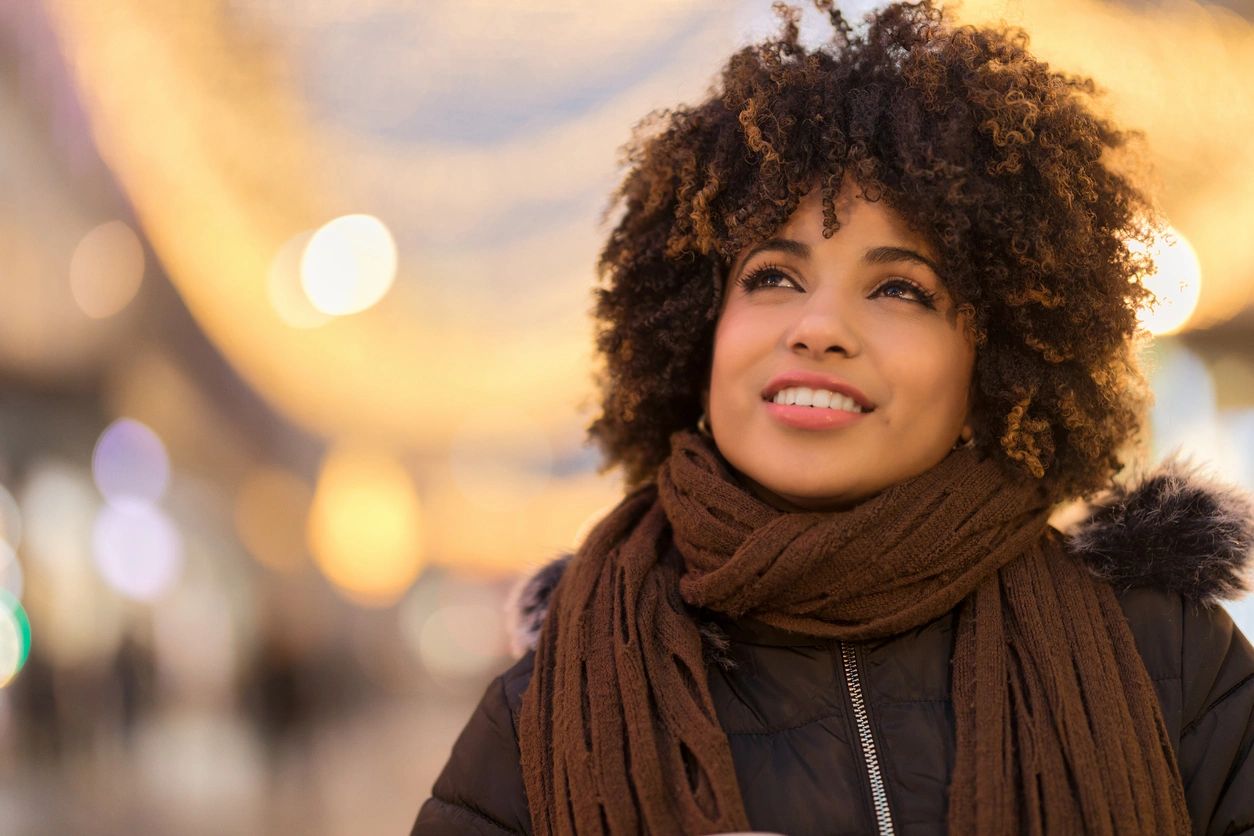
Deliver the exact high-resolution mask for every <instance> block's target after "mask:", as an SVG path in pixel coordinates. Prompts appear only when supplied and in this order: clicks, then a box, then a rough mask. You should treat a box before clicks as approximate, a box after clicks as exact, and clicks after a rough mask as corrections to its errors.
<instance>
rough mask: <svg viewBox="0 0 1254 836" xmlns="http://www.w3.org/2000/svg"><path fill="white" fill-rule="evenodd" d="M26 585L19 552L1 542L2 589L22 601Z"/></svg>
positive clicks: (0, 584)
mask: <svg viewBox="0 0 1254 836" xmlns="http://www.w3.org/2000/svg"><path fill="white" fill-rule="evenodd" d="M24 585H25V576H24V575H23V573H22V564H21V563H20V562H18V559H17V552H15V551H13V547H12V546H10V545H9V544H8V543H7V542H5V541H4V540H0V589H3V590H4V591H6V592H8V593H9V594H10V595H12V596H13V597H14V598H17V599H19V600H20V599H21V597H22V590H23V587H24Z"/></svg>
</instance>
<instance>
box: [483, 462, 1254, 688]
mask: <svg viewBox="0 0 1254 836" xmlns="http://www.w3.org/2000/svg"><path fill="white" fill-rule="evenodd" d="M1063 533H1064V534H1065V536H1066V543H1067V546H1068V548H1069V549H1070V550H1071V551H1072V552H1074V553H1075V554H1077V555H1079V556H1080V557H1081V558H1082V559H1083V560H1084V561H1085V563H1086V564H1087V565H1088V566H1089V568H1090V569H1091V570H1092V571H1093V573H1094V574H1095V575H1097V576H1098V577H1100V578H1102V579H1104V580H1106V581H1107V582H1109V583H1110V584H1111V585H1112V586H1113V587H1114V588H1115V589H1116V590H1117V591H1124V590H1127V589H1130V588H1132V587H1138V586H1150V587H1158V588H1160V589H1164V590H1167V591H1172V592H1178V593H1180V594H1181V595H1182V596H1184V597H1185V598H1187V599H1190V600H1194V601H1198V602H1200V603H1204V604H1215V603H1217V602H1219V601H1220V600H1224V599H1232V598H1239V597H1240V596H1241V595H1242V594H1243V593H1244V592H1245V591H1246V583H1247V581H1248V570H1249V564H1250V561H1251V557H1252V556H1254V502H1252V501H1251V497H1250V496H1249V495H1248V494H1246V493H1245V492H1244V491H1243V490H1242V489H1240V488H1239V487H1236V486H1234V485H1229V484H1225V483H1222V482H1218V481H1216V480H1214V479H1212V478H1210V477H1208V476H1206V475H1205V474H1204V473H1203V472H1201V468H1200V467H1199V466H1197V465H1193V464H1190V463H1188V462H1185V461H1182V460H1180V459H1179V458H1172V459H1169V460H1167V461H1165V462H1164V463H1163V464H1161V465H1160V466H1159V467H1157V468H1156V469H1155V470H1154V471H1152V472H1151V473H1149V474H1147V475H1145V476H1143V477H1141V478H1139V479H1136V480H1134V481H1133V482H1132V483H1131V484H1129V485H1121V486H1116V487H1114V488H1111V489H1110V490H1108V491H1106V492H1105V493H1103V494H1101V495H1099V496H1098V497H1096V498H1095V499H1094V500H1093V501H1092V502H1089V503H1087V504H1086V505H1084V506H1082V507H1081V513H1080V514H1079V519H1078V521H1076V522H1074V523H1072V524H1069V525H1067V526H1066V528H1065V530H1064V532H1063ZM571 556H572V555H571V554H569V553H567V554H562V555H560V556H558V557H556V558H555V559H553V560H551V561H550V562H549V563H548V564H546V565H545V566H544V567H542V568H541V569H539V570H538V571H537V572H535V573H534V574H532V575H530V576H528V577H524V578H523V579H522V580H520V581H519V582H518V584H517V585H516V586H515V587H514V589H513V590H512V592H511V593H510V595H509V599H508V600H507V602H506V618H507V621H508V623H509V629H510V645H511V648H512V650H513V652H514V655H515V656H521V655H523V654H524V653H526V652H527V651H528V650H532V649H534V648H535V646H536V640H537V638H538V637H539V635H540V628H541V627H542V626H543V624H544V616H545V614H546V613H547V612H548V606H549V596H551V595H552V594H553V590H554V588H555V587H556V586H557V583H558V581H560V580H561V578H562V573H563V572H564V571H565V570H566V565H567V564H568V563H569V561H570V558H571ZM698 627H699V629H700V630H701V633H702V637H703V640H704V642H705V646H706V648H707V651H708V652H709V655H710V656H711V658H712V659H713V660H714V661H716V662H718V663H720V664H724V665H730V660H729V659H728V658H727V657H726V654H725V651H726V650H727V649H728V647H729V644H728V640H727V637H726V636H724V635H723V634H722V632H721V630H719V628H718V627H717V626H715V625H713V624H699V625H698Z"/></svg>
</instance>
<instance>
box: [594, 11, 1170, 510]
mask: <svg viewBox="0 0 1254 836" xmlns="http://www.w3.org/2000/svg"><path fill="white" fill-rule="evenodd" d="M814 2H815V5H816V6H818V8H819V9H820V10H821V11H822V12H825V13H826V15H827V16H828V17H829V18H830V20H831V23H832V26H833V28H834V32H833V34H832V37H831V39H830V40H829V41H828V42H827V43H825V44H822V45H820V46H818V47H816V48H814V49H810V48H807V47H805V46H803V45H802V44H800V43H799V41H798V34H799V28H798V21H799V19H800V11H799V10H797V9H795V8H793V7H791V6H788V5H785V4H783V3H776V4H775V5H774V9H775V11H776V13H777V14H778V15H779V16H780V19H781V30H780V32H779V33H778V34H777V35H776V36H775V37H774V38H771V39H768V40H766V41H764V42H762V43H759V44H754V45H750V46H746V47H744V48H742V49H740V50H738V51H737V52H735V53H734V54H733V55H732V56H731V57H730V59H729V60H728V62H727V64H726V65H725V66H724V68H723V69H722V71H721V79H720V81H721V83H716V85H715V86H714V87H713V88H712V89H711V91H710V94H709V96H708V98H707V99H706V100H705V101H703V102H701V103H700V104H698V105H696V106H681V107H678V108H675V109H669V110H661V111H654V112H653V113H651V114H649V115H648V116H646V117H645V118H644V119H643V120H642V121H641V122H640V123H639V124H638V125H637V126H636V128H635V131H634V132H633V135H632V138H631V140H630V141H629V142H628V143H627V144H626V145H625V146H624V148H623V165H624V167H625V168H627V169H628V172H627V174H626V176H625V178H624V179H623V180H622V182H621V184H620V185H619V187H618V188H617V189H616V190H615V192H614V194H613V196H612V198H611V200H610V202H609V205H608V206H607V208H606V210H605V214H604V215H603V217H602V222H603V223H606V222H607V219H608V218H609V217H610V215H611V214H612V213H613V212H614V211H615V210H616V209H618V208H621V209H622V214H621V217H620V218H619V219H618V221H617V222H616V225H615V227H614V229H613V230H612V232H611V233H610V234H609V237H608V239H607V241H606V243H605V246H604V248H603V249H602V252H601V255H600V258H599V261H598V275H599V276H600V279H601V285H600V286H598V287H597V288H596V289H595V292H594V296H595V306H594V316H595V320H596V328H597V330H596V346H597V350H598V353H599V354H600V355H601V356H602V357H603V359H604V361H605V365H604V369H603V370H602V371H598V372H597V383H598V386H599V391H600V401H601V402H600V414H599V415H598V417H596V419H595V420H594V421H593V422H592V423H591V424H590V425H589V426H588V428H587V432H588V437H589V439H590V440H591V441H593V442H595V443H596V444H597V445H598V446H599V447H600V448H601V450H602V452H603V454H604V456H605V460H604V463H603V466H602V468H601V470H602V472H604V471H605V470H608V469H610V468H612V467H614V466H622V467H623V469H624V472H625V477H626V482H627V484H628V485H629V486H636V485H638V484H640V483H641V482H644V481H647V480H650V479H651V478H653V477H654V475H655V473H656V469H657V467H658V465H659V464H661V462H662V461H663V460H664V459H665V458H666V457H667V455H669V451H670V444H669V439H670V436H671V434H672V433H673V432H674V431H675V430H677V429H680V428H683V427H691V426H692V425H693V424H694V422H695V421H696V419H697V417H698V416H699V414H700V412H701V399H700V393H701V390H702V388H703V387H704V386H705V385H708V376H709V370H710V363H711V357H712V351H713V334H714V327H715V324H716V320H717V317H718V312H719V310H720V307H721V298H722V294H723V293H724V283H725V281H726V278H727V273H728V271H729V269H730V267H731V265H732V263H733V262H734V260H735V257H736V255H737V254H738V253H739V252H740V251H741V250H742V249H743V248H744V247H746V246H748V245H751V244H753V243H755V242H757V241H760V240H763V239H765V238H769V237H770V236H771V234H772V233H773V232H774V231H775V230H777V229H778V228H779V227H780V226H781V225H782V224H783V223H784V222H785V221H786V220H787V219H788V217H789V216H790V215H791V214H792V212H793V211H794V210H795V209H796V207H797V205H798V203H799V202H800V200H801V198H802V197H803V196H804V195H805V194H806V193H807V192H808V191H810V190H811V189H812V188H820V189H821V190H822V198H823V211H824V235H825V236H830V235H831V234H833V233H834V231H835V230H836V229H838V228H839V223H838V222H837V219H836V213H835V203H834V199H835V196H836V194H837V193H838V192H839V189H840V186H841V184H842V182H843V180H844V179H845V178H846V177H849V178H852V180H853V181H854V182H856V183H857V184H858V186H859V187H860V189H861V191H862V194H863V196H864V197H865V198H866V199H868V200H880V199H882V200H884V201H886V205H887V206H888V207H890V208H891V209H892V210H894V211H895V212H896V213H897V214H898V215H899V216H900V217H901V218H902V219H903V220H904V222H905V223H906V224H907V225H908V226H909V227H910V228H911V229H913V230H914V231H916V232H917V233H918V234H920V235H921V236H923V237H924V239H925V240H927V241H928V242H929V243H930V244H931V245H932V246H933V248H934V250H935V251H936V252H937V253H939V254H941V261H942V263H941V267H942V276H943V277H944V281H945V282H946V286H947V288H948V290H949V292H950V293H951V294H952V295H953V297H954V298H955V300H956V301H957V302H958V303H960V304H963V305H968V306H969V307H970V310H971V314H972V324H973V327H974V331H975V339H976V362H975V371H974V375H973V381H972V394H973V403H974V411H973V413H972V415H971V419H972V424H973V426H974V428H975V432H976V439H977V444H979V445H980V446H981V447H982V448H984V449H985V450H986V451H987V452H990V453H992V454H994V455H996V456H1000V457H1001V460H1002V461H1003V462H1004V463H1005V464H1006V466H1007V468H1008V470H1009V471H1011V472H1013V473H1014V474H1019V475H1024V474H1029V475H1030V476H1031V477H1034V478H1036V479H1038V480H1040V481H1041V483H1042V486H1043V489H1044V490H1045V491H1046V492H1047V493H1048V494H1049V496H1050V497H1051V498H1053V499H1055V500H1060V499H1065V498H1072V497H1081V496H1090V495H1092V494H1093V493H1095V492H1097V491H1098V490H1100V489H1102V488H1103V487H1106V486H1107V485H1108V484H1109V481H1110V479H1111V477H1112V476H1113V475H1114V474H1115V473H1117V472H1118V471H1119V469H1120V468H1121V467H1122V464H1123V462H1122V460H1121V456H1122V454H1123V452H1124V451H1126V450H1127V449H1128V448H1129V447H1130V446H1133V445H1134V443H1135V442H1136V441H1137V440H1138V439H1139V436H1140V431H1141V428H1142V424H1143V421H1144V416H1145V411H1146V407H1147V406H1148V403H1149V397H1150V396H1149V393H1148V387H1147V386H1146V384H1145V379H1144V376H1143V374H1142V372H1141V370H1140V368H1139V365H1138V362H1137V354H1136V352H1137V348H1138V347H1139V346H1138V344H1139V342H1140V340H1141V338H1142V337H1143V336H1144V332H1143V331H1141V330H1139V328H1138V324H1137V318H1136V311H1137V308H1138V307H1140V306H1141V305H1142V304H1145V303H1146V302H1147V301H1149V300H1152V298H1153V297H1152V294H1151V293H1150V291H1149V290H1147V289H1146V288H1145V287H1144V285H1143V283H1142V281H1141V280H1142V279H1143V278H1144V277H1145V276H1146V275H1148V274H1149V273H1150V272H1151V271H1152V269H1153V263H1152V260H1151V258H1150V256H1149V255H1147V253H1148V252H1149V244H1150V243H1151V242H1152V240H1153V239H1154V237H1155V236H1156V235H1157V234H1158V233H1159V232H1160V231H1161V229H1162V224H1161V222H1160V220H1159V218H1158V213H1157V211H1156V209H1155V207H1154V206H1153V205H1152V203H1151V201H1150V200H1149V198H1148V197H1147V196H1146V194H1145V192H1144V191H1142V190H1141V188H1140V187H1139V186H1138V185H1137V184H1136V183H1135V182H1134V180H1133V178H1132V176H1131V174H1130V173H1129V170H1127V169H1130V167H1129V166H1120V165H1117V162H1118V161H1120V160H1123V161H1125V162H1126V161H1128V160H1130V159H1131V155H1130V154H1128V153H1127V152H1128V151H1130V150H1131V148H1132V147H1133V143H1132V140H1134V139H1140V134H1139V133H1138V132H1133V131H1124V130H1119V129H1117V128H1116V127H1115V126H1113V125H1112V124H1111V123H1110V122H1109V121H1108V120H1107V119H1106V118H1103V117H1102V116H1100V115H1099V114H1098V113H1096V112H1095V111H1094V108H1093V107H1092V106H1091V102H1092V100H1093V97H1094V96H1095V95H1096V93H1097V89H1096V86H1095V85H1094V83H1093V81H1092V80H1091V79H1088V78H1084V77H1078V76H1072V75H1068V74H1065V73H1062V72H1059V71H1056V70H1052V69H1051V68H1050V67H1049V66H1048V65H1047V64H1046V63H1045V62H1043V61H1041V60H1038V59H1037V58H1034V57H1033V56H1032V55H1031V54H1030V53H1029V52H1028V49H1027V47H1028V37H1027V34H1026V33H1024V32H1023V31H1022V30H1021V29H1018V28H1016V27H1010V26H1006V25H1005V24H1002V26H1001V27H1000V28H991V27H975V26H966V25H964V26H957V25H955V24H953V23H951V22H950V20H949V16H948V14H947V13H946V12H944V11H943V10H941V9H939V8H937V7H936V6H935V5H934V3H933V2H932V0H924V2H917V3H895V4H893V5H890V6H887V7H885V8H882V9H880V10H879V11H877V12H874V13H872V14H868V15H867V17H866V24H867V26H866V28H865V29H864V30H863V31H862V32H858V31H856V30H855V29H854V28H853V27H852V26H851V25H849V23H848V21H847V20H846V18H845V17H844V16H843V15H842V14H841V13H840V11H839V10H837V9H835V8H834V7H833V6H832V2H831V0H814ZM1130 242H1139V243H1140V244H1141V245H1143V246H1141V247H1135V246H1129V243H1130Z"/></svg>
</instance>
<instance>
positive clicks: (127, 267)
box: [70, 221, 144, 319]
mask: <svg viewBox="0 0 1254 836" xmlns="http://www.w3.org/2000/svg"><path fill="white" fill-rule="evenodd" d="M143 279H144V248H143V245H142V244H140V242H139V236H138V235H136V234H135V231H134V230H132V229H131V228H130V227H129V226H127V224H125V223H124V222H122V221H109V222H108V223H103V224H101V225H100V226H98V227H95V228H94V229H92V230H91V231H90V232H88V233H87V234H86V235H84V236H83V238H82V240H81V241H79V243H78V246H77V247H75V248H74V255H73V256H71V258H70V292H71V293H72V294H73V296H74V301H75V302H76V303H77V304H78V307H79V308H80V309H81V310H82V311H83V313H85V314H87V315H88V316H89V317H91V318H92V319H104V318H105V317H110V316H113V315H114V314H115V313H117V312H118V311H120V310H122V309H123V308H125V307H126V306H127V304H128V303H129V302H130V301H131V299H133V298H135V294H136V292H137V291H138V290H139V286H140V284H141V283H142V282H143Z"/></svg>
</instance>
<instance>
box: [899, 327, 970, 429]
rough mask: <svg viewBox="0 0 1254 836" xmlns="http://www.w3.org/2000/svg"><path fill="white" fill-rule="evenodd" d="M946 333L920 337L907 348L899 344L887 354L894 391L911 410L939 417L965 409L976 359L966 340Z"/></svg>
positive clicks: (961, 411)
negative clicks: (925, 338)
mask: <svg viewBox="0 0 1254 836" xmlns="http://www.w3.org/2000/svg"><path fill="white" fill-rule="evenodd" d="M945 337H946V339H943V340H937V339H929V340H923V341H920V343H918V344H915V345H912V346H911V347H910V348H909V349H908V350H907V349H906V348H905V346H904V345H902V344H899V346H898V350H896V351H893V352H892V353H891V354H890V355H889V356H890V357H891V361H890V362H891V366H892V377H893V378H894V380H895V388H896V389H897V394H898V395H900V396H902V399H903V400H905V401H908V402H909V404H910V406H911V408H912V410H918V411H928V412H933V413H935V414H936V415H937V416H938V417H939V416H952V415H957V414H963V413H965V411H966V404H967V392H968V390H969V389H970V385H971V373H972V368H973V365H974V359H975V357H974V353H973V352H972V350H971V348H970V345H969V344H968V343H967V342H965V341H962V340H956V339H954V338H953V335H950V334H946V335H945Z"/></svg>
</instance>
